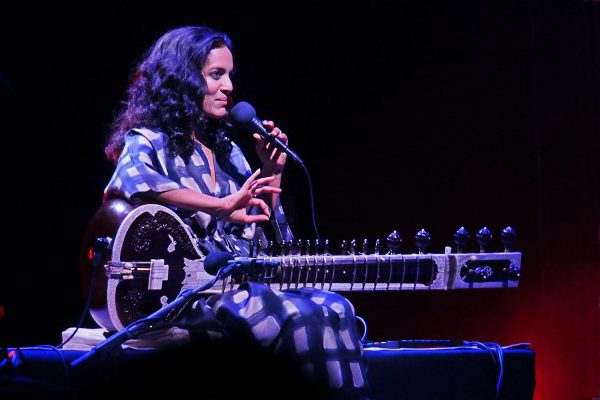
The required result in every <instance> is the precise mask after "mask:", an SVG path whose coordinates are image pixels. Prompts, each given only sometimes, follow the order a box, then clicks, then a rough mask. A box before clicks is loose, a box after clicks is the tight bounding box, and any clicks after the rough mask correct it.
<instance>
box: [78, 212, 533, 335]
mask: <svg viewBox="0 0 600 400" xmlns="http://www.w3.org/2000/svg"><path fill="white" fill-rule="evenodd" d="M468 236H469V235H468V232H466V230H465V229H464V228H461V229H459V231H457V233H456V234H455V235H454V239H455V243H456V246H457V249H458V251H460V250H461V249H462V248H464V246H465V244H466V240H468ZM501 236H502V240H503V243H504V245H505V248H504V251H503V252H497V253H493V252H486V247H487V246H488V245H489V242H490V240H491V233H490V232H489V230H487V228H483V229H481V230H480V231H479V232H478V234H477V241H478V243H479V245H480V252H479V253H459V252H457V253H452V252H451V251H450V249H449V248H447V249H446V251H445V252H444V253H441V254H433V253H427V252H426V248H427V245H428V244H429V240H430V238H429V235H428V233H427V232H426V231H425V230H421V231H419V232H418V233H417V235H416V236H415V243H416V245H417V247H418V249H419V252H418V253H414V254H397V253H398V250H399V247H400V243H401V241H402V239H401V237H400V235H399V234H398V233H397V232H395V231H394V232H392V234H390V235H389V236H388V237H387V241H386V245H387V248H388V249H389V251H387V252H386V253H385V254H379V253H380V248H381V245H380V243H379V241H377V242H376V243H375V245H374V248H373V250H372V252H371V253H369V252H368V249H367V247H368V246H367V243H366V241H365V242H363V243H362V246H361V248H360V249H358V248H357V245H356V243H355V242H354V241H352V242H351V243H350V245H347V244H346V243H342V248H341V253H340V254H339V255H334V254H330V253H329V250H328V247H329V246H328V243H327V242H325V243H322V244H319V243H312V244H311V243H310V242H305V243H304V245H303V244H302V243H301V242H297V243H284V244H283V246H281V248H279V249H278V250H277V251H275V250H274V248H273V247H274V246H272V245H271V246H262V245H261V244H258V245H257V246H256V248H261V249H264V248H265V247H267V248H268V249H269V250H267V251H266V253H269V254H265V251H264V250H262V251H261V252H259V254H253V255H252V256H253V257H254V258H259V259H265V260H268V261H272V262H273V264H276V265H278V267H270V268H267V269H266V270H264V271H262V272H260V273H258V274H256V275H255V276H248V274H241V273H236V274H231V275H229V276H226V277H225V278H224V279H223V280H219V281H217V283H215V284H214V285H213V286H212V287H211V288H210V289H208V290H207V291H206V293H215V292H221V291H225V290H232V289H234V288H236V287H238V286H239V284H241V283H242V282H244V281H245V280H248V279H250V280H254V281H258V282H262V283H264V284H266V285H270V286H271V287H273V288H274V289H279V290H284V289H288V288H299V287H315V288H318V289H325V290H331V291H339V292H344V291H398V290H449V289H469V288H501V287H516V286H518V283H519V279H520V274H521V253H519V252H513V251H511V250H510V246H512V243H513V242H514V239H515V233H514V230H513V229H512V228H510V227H508V228H506V229H504V230H503V231H502V235H501ZM251 247H253V246H251ZM301 247H304V248H305V251H304V253H305V254H301V253H302V251H301V249H300V248H301ZM250 251H251V252H252V251H253V250H252V249H251V250H250ZM274 253H276V254H277V255H275V254H274ZM311 253H312V254H311ZM205 256H206V255H205V254H203V253H202V251H201V250H200V248H199V247H198V240H197V238H196V237H195V235H194V234H193V232H192V230H191V229H190V228H189V226H187V225H186V224H185V223H184V222H183V221H182V220H181V219H180V218H179V216H178V215H177V214H175V213H174V212H173V211H172V210H170V209H169V208H167V207H164V206H161V205H158V204H146V205H142V206H139V207H136V208H133V207H132V206H131V205H129V204H128V203H126V202H123V201H120V200H112V201H110V202H108V203H106V204H105V205H103V206H102V208H101V209H100V210H98V212H97V213H96V215H95V216H94V218H93V219H92V221H91V222H90V225H89V226H88V230H87V231H86V235H85V237H84V241H83V246H82V266H81V267H82V270H81V283H82V287H83V291H84V293H85V294H90V295H92V302H91V307H90V313H91V315H92V317H93V318H94V320H95V321H96V322H97V323H98V324H99V325H100V326H101V327H103V328H105V329H107V330H110V331H116V330H121V329H123V328H124V327H125V326H127V325H129V324H130V323H132V322H134V321H136V320H138V319H140V318H143V317H146V316H148V315H150V314H151V313H153V312H154V311H156V310H158V309H159V308H161V307H163V306H164V305H166V304H168V303H169V302H171V301H173V300H174V299H175V298H176V297H177V296H178V295H179V293H181V292H182V291H184V290H188V289H193V288H196V287H199V286H200V285H202V284H204V283H206V282H208V281H210V280H212V279H213V278H214V276H213V275H211V274H209V273H208V272H207V271H206V270H205V269H204V260H205V258H206V257H205Z"/></svg>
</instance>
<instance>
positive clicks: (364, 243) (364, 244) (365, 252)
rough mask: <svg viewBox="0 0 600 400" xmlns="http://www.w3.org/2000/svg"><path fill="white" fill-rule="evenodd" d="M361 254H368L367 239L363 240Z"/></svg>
mask: <svg viewBox="0 0 600 400" xmlns="http://www.w3.org/2000/svg"><path fill="white" fill-rule="evenodd" d="M362 254H369V241H368V240H367V239H365V240H363V246H362Z"/></svg>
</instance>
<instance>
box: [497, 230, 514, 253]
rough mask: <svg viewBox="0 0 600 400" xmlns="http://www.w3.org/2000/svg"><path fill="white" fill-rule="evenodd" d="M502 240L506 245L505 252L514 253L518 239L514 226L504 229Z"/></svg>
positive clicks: (501, 235) (501, 234)
mask: <svg viewBox="0 0 600 400" xmlns="http://www.w3.org/2000/svg"><path fill="white" fill-rule="evenodd" d="M500 238H501V239H502V244H504V251H505V252H507V253H508V252H510V251H512V247H513V244H514V243H515V240H516V239H517V232H516V231H515V229H514V228H513V227H512V226H507V227H506V228H504V229H502V232H501V233H500Z"/></svg>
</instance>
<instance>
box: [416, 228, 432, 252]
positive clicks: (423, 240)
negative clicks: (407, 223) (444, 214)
mask: <svg viewBox="0 0 600 400" xmlns="http://www.w3.org/2000/svg"><path fill="white" fill-rule="evenodd" d="M429 242H431V236H430V235H429V233H428V232H427V231H426V230H425V229H421V230H420V231H419V232H417V234H416V235H415V244H416V245H417V248H418V249H419V254H423V253H425V250H426V249H427V246H429Z"/></svg>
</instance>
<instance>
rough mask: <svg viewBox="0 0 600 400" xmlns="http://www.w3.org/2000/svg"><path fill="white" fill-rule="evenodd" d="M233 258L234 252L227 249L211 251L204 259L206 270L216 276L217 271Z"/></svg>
mask: <svg viewBox="0 0 600 400" xmlns="http://www.w3.org/2000/svg"><path fill="white" fill-rule="evenodd" d="M233 259H234V257H233V254H231V253H228V252H226V251H211V252H210V253H208V255H207V256H206V258H205V259H204V270H205V271H206V272H208V273H209V274H211V275H213V276H216V275H217V272H219V270H220V269H221V268H222V267H225V266H226V265H227V263H228V262H229V261H231V260H233Z"/></svg>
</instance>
